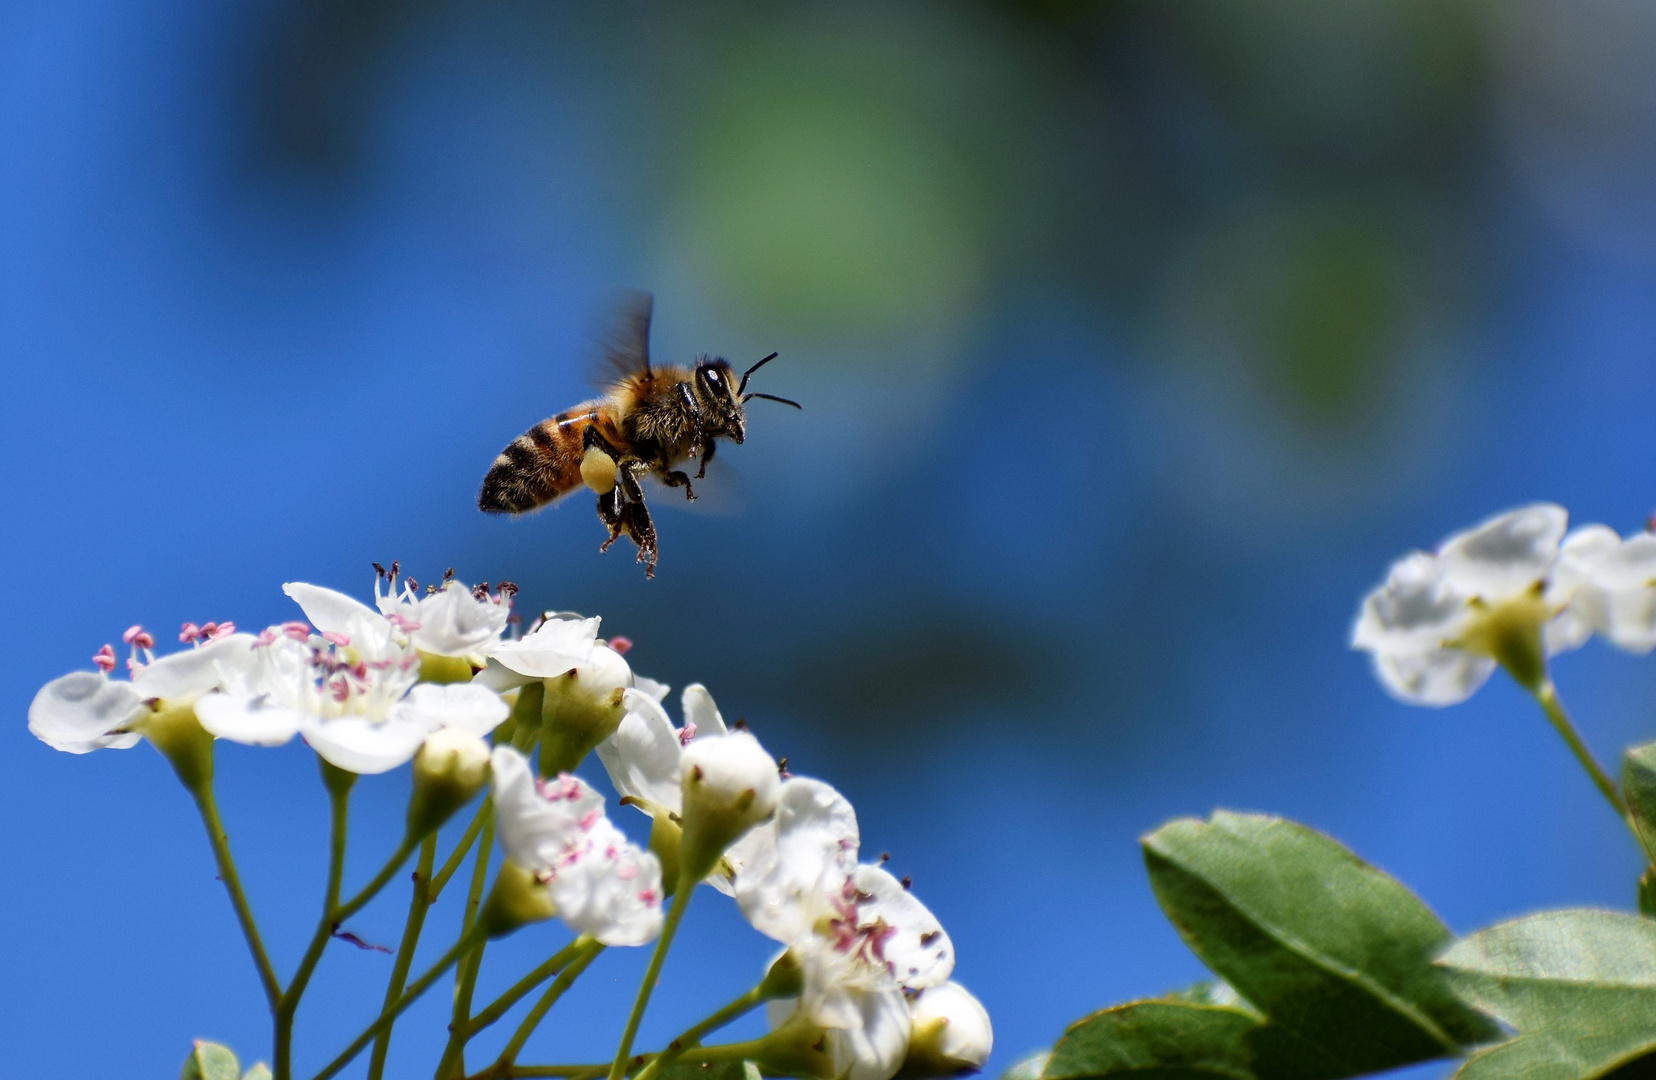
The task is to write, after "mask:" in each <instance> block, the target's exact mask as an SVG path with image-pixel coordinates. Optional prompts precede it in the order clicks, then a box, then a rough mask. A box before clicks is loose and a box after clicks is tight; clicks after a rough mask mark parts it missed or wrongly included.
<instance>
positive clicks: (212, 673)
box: [132, 634, 256, 701]
mask: <svg viewBox="0 0 1656 1080" xmlns="http://www.w3.org/2000/svg"><path fill="white" fill-rule="evenodd" d="M254 641H255V638H254V637H253V635H252V634H227V635H225V636H224V637H220V638H214V639H213V640H212V641H209V642H208V643H207V644H205V645H201V646H198V647H197V648H194V649H182V650H180V651H178V652H175V653H169V654H168V655H166V656H163V657H161V658H160V659H158V660H156V661H154V662H153V663H150V664H146V665H144V666H143V667H141V668H139V669H138V670H137V671H134V672H133V673H132V686H133V689H135V690H137V691H138V693H139V694H140V695H141V696H142V697H145V698H163V699H165V700H167V701H187V700H189V699H190V698H193V697H196V696H198V695H200V694H205V693H207V692H208V691H210V690H246V689H248V680H249V679H250V678H251V677H252V673H253V669H254V667H255V666H256V659H255V657H254V655H253V643H254Z"/></svg>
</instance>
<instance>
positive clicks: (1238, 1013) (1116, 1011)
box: [1041, 997, 1348, 1080]
mask: <svg viewBox="0 0 1656 1080" xmlns="http://www.w3.org/2000/svg"><path fill="white" fill-rule="evenodd" d="M1041 1075H1042V1078H1043V1080H1081V1078H1084V1077H1109V1076H1128V1075H1131V1076H1133V1077H1134V1078H1136V1080H1152V1078H1153V1080H1214V1078H1225V1080H1334V1078H1336V1077H1342V1076H1346V1075H1348V1073H1347V1072H1346V1069H1345V1066H1344V1064H1343V1063H1342V1062H1340V1061H1338V1060H1335V1059H1334V1058H1331V1057H1329V1056H1328V1055H1327V1054H1325V1053H1323V1052H1322V1051H1320V1050H1318V1049H1317V1048H1316V1047H1315V1046H1312V1045H1310V1044H1308V1043H1306V1042H1304V1041H1303V1040H1301V1039H1299V1038H1297V1037H1296V1036H1294V1035H1293V1034H1291V1033H1289V1032H1288V1031H1286V1030H1285V1029H1283V1028H1280V1027H1278V1026H1277V1025H1275V1024H1272V1023H1270V1022H1269V1021H1267V1020H1266V1019H1265V1018H1264V1017H1262V1016H1260V1015H1259V1014H1258V1013H1255V1012H1252V1011H1250V1010H1248V1009H1247V1008H1244V1007H1239V1006H1234V1005H1211V1004H1204V1003H1200V1002H1195V1001H1190V1000H1186V999H1183V998H1179V997H1167V998H1158V999H1155V1000H1152V1001H1134V1002H1130V1003H1129V1004H1126V1005H1118V1006H1116V1007H1115V1008H1112V1009H1105V1010H1103V1011H1102V1012H1097V1013H1094V1014H1093V1015H1091V1016H1089V1017H1086V1018H1085V1019H1083V1020H1080V1021H1078V1022H1077V1023H1075V1024H1073V1025H1071V1026H1070V1028H1069V1030H1068V1031H1066V1032H1065V1033H1064V1037H1063V1038H1061V1039H1059V1040H1058V1042H1057V1043H1056V1044H1055V1045H1054V1046H1053V1048H1052V1057H1051V1059H1050V1060H1049V1061H1048V1062H1047V1064H1046V1068H1045V1070H1044V1071H1043V1072H1042V1074H1041Z"/></svg>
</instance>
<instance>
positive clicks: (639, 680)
mask: <svg viewBox="0 0 1656 1080" xmlns="http://www.w3.org/2000/svg"><path fill="white" fill-rule="evenodd" d="M633 686H634V687H636V688H637V689H639V690H642V691H643V692H644V693H646V694H649V695H650V696H651V697H652V698H654V699H655V702H656V704H657V705H659V704H661V703H662V702H663V701H666V700H667V692H668V691H670V690H671V689H672V687H671V686H668V685H667V684H666V683H664V682H656V681H655V680H654V679H650V678H646V677H645V676H643V675H637V674H635V675H634V676H633Z"/></svg>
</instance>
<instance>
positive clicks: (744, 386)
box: [736, 353, 776, 401]
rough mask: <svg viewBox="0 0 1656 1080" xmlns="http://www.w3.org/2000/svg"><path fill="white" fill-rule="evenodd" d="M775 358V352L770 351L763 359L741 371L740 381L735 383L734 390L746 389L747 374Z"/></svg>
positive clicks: (739, 391) (738, 391)
mask: <svg viewBox="0 0 1656 1080" xmlns="http://www.w3.org/2000/svg"><path fill="white" fill-rule="evenodd" d="M775 359H776V354H775V353H771V354H770V355H769V356H767V357H765V358H764V359H763V360H761V361H759V362H758V363H757V364H754V365H753V366H752V367H750V368H748V369H747V370H746V371H744V372H742V381H741V383H739V384H738V385H737V387H736V392H737V393H738V394H740V393H741V392H742V391H743V390H746V389H747V381H748V376H749V375H752V374H753V373H754V372H755V371H758V370H759V369H760V368H762V367H764V366H765V365H766V364H768V363H770V362H771V361H772V360H775ZM742 400H744V401H746V400H747V399H746V398H743V399H742Z"/></svg>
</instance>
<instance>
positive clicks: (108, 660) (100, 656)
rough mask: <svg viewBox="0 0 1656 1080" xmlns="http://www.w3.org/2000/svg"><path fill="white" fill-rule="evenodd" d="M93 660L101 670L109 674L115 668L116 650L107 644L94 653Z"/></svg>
mask: <svg viewBox="0 0 1656 1080" xmlns="http://www.w3.org/2000/svg"><path fill="white" fill-rule="evenodd" d="M92 662H93V663H94V664H96V665H97V666H98V670H99V671H101V672H103V673H104V674H105V675H108V674H109V673H110V672H111V671H114V670H115V650H114V649H112V648H110V647H109V646H108V645H105V646H104V647H103V648H101V649H99V650H98V651H97V652H96V653H94V654H93V655H92Z"/></svg>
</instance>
